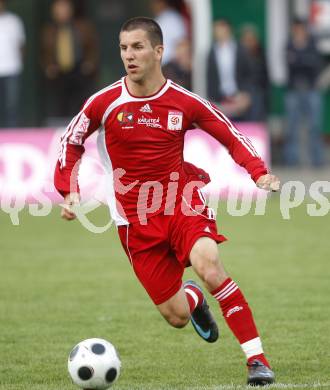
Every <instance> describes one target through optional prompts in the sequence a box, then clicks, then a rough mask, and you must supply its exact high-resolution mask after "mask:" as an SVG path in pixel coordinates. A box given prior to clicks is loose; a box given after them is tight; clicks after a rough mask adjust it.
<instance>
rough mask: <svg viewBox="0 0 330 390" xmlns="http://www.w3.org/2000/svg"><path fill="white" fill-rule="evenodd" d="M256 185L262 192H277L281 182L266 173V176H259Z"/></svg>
mask: <svg viewBox="0 0 330 390" xmlns="http://www.w3.org/2000/svg"><path fill="white" fill-rule="evenodd" d="M256 184H257V187H258V188H261V189H262V190H266V191H273V192H277V191H279V190H280V184H281V182H280V179H279V178H278V177H277V176H275V175H271V174H270V173H267V175H263V176H260V177H259V179H258V180H257V183H256Z"/></svg>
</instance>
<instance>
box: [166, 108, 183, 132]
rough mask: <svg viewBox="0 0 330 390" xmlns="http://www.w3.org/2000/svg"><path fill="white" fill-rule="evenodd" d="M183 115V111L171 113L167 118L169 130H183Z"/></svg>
mask: <svg viewBox="0 0 330 390" xmlns="http://www.w3.org/2000/svg"><path fill="white" fill-rule="evenodd" d="M182 119H183V113H182V112H181V111H169V112H168V117H167V129H168V130H182Z"/></svg>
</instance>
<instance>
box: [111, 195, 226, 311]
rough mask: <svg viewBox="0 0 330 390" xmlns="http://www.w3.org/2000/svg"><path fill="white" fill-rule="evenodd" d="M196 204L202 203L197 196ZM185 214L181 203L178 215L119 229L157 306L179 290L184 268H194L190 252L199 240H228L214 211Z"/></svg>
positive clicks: (123, 243) (136, 272)
mask: <svg viewBox="0 0 330 390" xmlns="http://www.w3.org/2000/svg"><path fill="white" fill-rule="evenodd" d="M193 203H194V204H195V205H196V203H202V201H201V199H200V198H199V197H193V200H192V202H191V204H193ZM193 207H194V206H193ZM185 214H186V213H185ZM185 214H184V213H183V212H182V209H181V203H180V204H179V205H178V206H176V208H175V212H174V215H164V214H163V213H161V214H157V215H155V216H153V217H151V218H149V219H148V221H147V224H146V225H141V224H140V223H138V222H137V223H133V224H130V225H127V226H119V227H118V233H119V237H120V240H121V243H122V245H123V248H124V250H125V252H126V254H127V256H128V258H129V260H130V263H131V265H132V267H133V269H134V272H135V274H136V276H137V277H138V279H139V280H140V282H141V283H142V285H143V286H144V288H145V290H146V291H147V293H148V294H149V296H150V298H151V299H152V300H153V302H154V303H155V304H156V305H159V304H161V303H163V302H166V301H167V300H168V299H169V298H171V297H172V296H173V295H174V294H176V293H177V292H178V291H179V289H180V287H181V285H182V276H183V272H184V269H185V267H187V266H189V265H190V262H189V255H190V251H191V249H192V247H193V245H194V243H195V242H196V241H197V240H198V238H200V237H210V238H212V239H213V240H214V241H216V242H217V243H220V242H223V241H225V240H226V238H225V237H224V236H222V235H220V234H218V233H217V226H216V221H215V219H214V217H213V210H212V209H210V208H208V207H207V206H205V208H204V210H203V211H202V212H199V213H197V212H191V214H193V215H189V216H187V215H185Z"/></svg>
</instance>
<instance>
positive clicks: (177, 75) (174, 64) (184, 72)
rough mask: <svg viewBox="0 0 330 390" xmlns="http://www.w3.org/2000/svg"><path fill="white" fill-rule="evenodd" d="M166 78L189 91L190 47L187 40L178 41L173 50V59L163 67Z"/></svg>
mask: <svg viewBox="0 0 330 390" xmlns="http://www.w3.org/2000/svg"><path fill="white" fill-rule="evenodd" d="M163 73H164V76H165V77H166V78H169V79H171V80H172V81H174V82H175V83H177V84H180V85H182V86H183V87H184V88H187V89H189V90H191V47H190V42H189V40H188V39H183V40H182V41H180V42H179V43H178V44H177V46H176V48H175V57H174V59H173V60H172V61H170V62H168V63H167V64H166V65H165V66H163Z"/></svg>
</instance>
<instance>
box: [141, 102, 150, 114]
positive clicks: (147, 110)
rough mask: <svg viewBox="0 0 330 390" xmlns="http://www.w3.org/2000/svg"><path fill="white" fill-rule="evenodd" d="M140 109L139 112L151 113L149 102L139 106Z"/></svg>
mask: <svg viewBox="0 0 330 390" xmlns="http://www.w3.org/2000/svg"><path fill="white" fill-rule="evenodd" d="M140 111H141V112H149V113H152V109H151V107H150V106H149V104H148V103H147V104H145V105H144V106H143V107H141V108H140Z"/></svg>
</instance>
